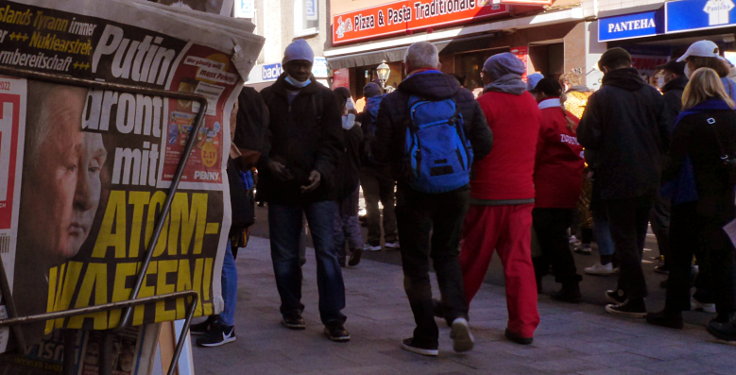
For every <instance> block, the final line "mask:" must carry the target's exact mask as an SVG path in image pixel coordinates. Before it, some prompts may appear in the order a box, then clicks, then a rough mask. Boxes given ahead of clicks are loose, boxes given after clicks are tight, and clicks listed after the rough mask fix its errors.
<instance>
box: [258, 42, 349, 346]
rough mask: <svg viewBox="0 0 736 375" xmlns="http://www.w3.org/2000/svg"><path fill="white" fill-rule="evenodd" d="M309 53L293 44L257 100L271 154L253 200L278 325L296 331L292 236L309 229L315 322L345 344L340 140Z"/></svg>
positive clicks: (297, 286)
mask: <svg viewBox="0 0 736 375" xmlns="http://www.w3.org/2000/svg"><path fill="white" fill-rule="evenodd" d="M313 59H314V53H313V52H312V49H311V48H310V47H309V45H308V44H307V42H306V41H304V40H303V39H297V40H295V41H294V42H292V43H291V44H290V45H289V46H288V47H286V50H285V51H284V59H283V66H284V71H285V72H284V73H283V74H281V76H280V77H279V78H278V80H277V81H276V83H274V84H273V85H272V86H270V87H267V88H265V89H264V90H263V91H262V92H261V94H262V96H263V100H264V101H265V103H266V106H268V109H269V112H270V122H269V137H268V140H269V142H270V151H269V152H268V154H267V155H263V156H262V157H261V160H260V161H259V168H258V169H259V171H261V175H260V178H259V181H258V195H259V197H258V200H262V201H265V202H268V225H269V232H270V241H271V258H272V261H273V269H274V274H275V276H276V286H277V287H278V291H279V295H280V296H281V308H280V310H281V315H282V317H283V320H282V324H283V325H284V326H286V327H287V328H290V329H296V330H302V329H304V328H305V322H304V319H303V318H302V311H303V310H304V305H303V304H302V303H301V283H302V273H301V266H300V262H299V236H300V232H301V226H302V217H303V216H306V218H307V223H308V224H309V228H310V233H311V234H312V240H313V241H314V249H315V253H316V259H317V280H318V288H319V312H320V319H321V320H322V323H323V324H324V325H325V335H326V336H327V338H329V339H330V340H333V341H348V340H350V334H349V333H348V331H347V330H345V328H344V322H345V320H346V317H345V315H343V314H342V312H341V310H342V309H343V308H344V307H345V287H344V284H343V279H342V271H341V270H340V265H339V263H338V259H337V255H336V253H335V246H334V243H333V242H334V241H333V236H334V234H333V231H332V229H333V228H332V220H333V218H334V215H335V210H336V209H337V206H336V202H335V201H334V199H335V198H336V197H335V189H334V182H333V181H331V180H332V177H333V173H334V170H335V167H336V165H337V161H338V160H339V159H340V158H341V157H342V150H343V140H342V130H341V119H340V113H339V109H338V105H337V101H336V99H335V96H334V95H333V93H332V91H331V90H330V89H328V88H326V87H324V86H322V85H321V84H319V83H318V82H316V81H315V80H314V77H313V76H312V75H311V73H310V72H311V69H312V62H313Z"/></svg>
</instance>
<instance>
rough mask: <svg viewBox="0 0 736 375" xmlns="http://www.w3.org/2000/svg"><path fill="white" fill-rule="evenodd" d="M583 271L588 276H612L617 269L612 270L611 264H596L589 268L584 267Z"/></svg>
mask: <svg viewBox="0 0 736 375" xmlns="http://www.w3.org/2000/svg"><path fill="white" fill-rule="evenodd" d="M583 271H585V273H587V274H588V275H613V274H614V273H616V272H617V271H618V269H614V268H613V264H612V263H606V264H601V262H597V263H596V264H594V265H592V266H590V267H585V269H584V270H583Z"/></svg>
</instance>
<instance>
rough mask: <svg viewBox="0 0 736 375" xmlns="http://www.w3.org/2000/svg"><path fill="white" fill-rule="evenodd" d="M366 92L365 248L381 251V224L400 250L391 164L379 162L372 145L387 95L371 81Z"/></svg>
mask: <svg viewBox="0 0 736 375" xmlns="http://www.w3.org/2000/svg"><path fill="white" fill-rule="evenodd" d="M363 94H364V95H365V97H366V106H365V110H364V111H363V112H361V113H360V114H359V115H358V117H357V119H356V121H357V122H359V123H360V126H361V128H362V129H363V144H364V147H363V149H362V159H361V160H362V166H361V168H360V186H361V187H362V188H363V198H365V210H366V218H367V224H368V235H367V241H366V244H365V247H364V249H365V250H368V251H379V250H381V224H383V240H384V246H385V247H386V248H387V249H397V248H399V241H398V234H397V231H396V214H395V213H394V205H395V192H394V190H395V182H394V179H393V177H392V176H391V169H390V167H389V166H388V165H382V164H380V163H378V162H377V161H376V159H375V157H373V152H372V151H371V148H370V144H371V142H372V141H373V140H374V139H375V138H376V119H377V118H378V109H379V108H380V105H381V100H383V97H384V95H383V90H382V89H381V86H379V85H377V84H376V83H375V82H369V83H367V84H366V85H365V87H363ZM378 202H381V205H382V206H383V212H381V210H380V209H379V208H378Z"/></svg>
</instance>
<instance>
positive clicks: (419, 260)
mask: <svg viewBox="0 0 736 375" xmlns="http://www.w3.org/2000/svg"><path fill="white" fill-rule="evenodd" d="M404 67H405V72H406V78H405V79H404V80H403V81H402V82H401V84H399V87H398V89H397V90H396V91H394V92H392V93H391V94H388V95H386V97H385V98H384V99H383V101H382V102H381V107H380V111H379V113H378V120H377V131H376V140H375V142H374V143H373V152H374V157H375V158H376V160H377V161H379V162H383V163H389V164H390V166H391V170H392V174H393V176H394V178H395V179H396V180H397V181H398V185H397V201H396V219H397V223H398V228H399V239H400V241H401V258H402V267H403V271H404V288H405V290H406V294H407V297H408V299H409V304H410V306H411V309H412V312H413V314H414V320H415V322H416V328H415V329H414V334H413V336H412V337H410V338H407V339H405V340H403V342H402V348H403V349H404V350H407V351H410V352H413V353H417V354H422V355H427V356H437V355H438V354H439V350H438V329H437V324H436V323H435V321H434V313H433V301H432V289H431V286H430V279H429V264H430V262H429V258H430V257H431V258H432V263H433V266H434V269H435V272H436V274H437V280H438V283H439V287H440V293H441V294H442V301H443V302H444V305H445V318H446V319H447V321H448V323H450V326H451V333H450V337H451V338H452V340H453V349H454V350H455V351H456V352H464V351H468V350H470V349H472V348H473V336H472V334H471V332H470V328H469V326H468V321H467V319H468V307H467V303H466V301H465V297H464V292H463V283H462V273H461V270H460V265H459V263H458V243H459V240H460V232H461V226H462V222H463V218H464V216H465V212H466V210H467V207H468V199H469V195H468V192H469V190H468V182H469V180H470V168H471V166H472V163H473V160H474V159H475V160H477V159H481V158H483V157H484V156H485V155H486V154H487V153H488V152H489V151H490V149H491V143H492V137H491V132H490V130H489V128H488V126H487V125H486V121H485V118H484V117H483V113H482V112H481V110H480V108H479V107H478V104H477V103H476V102H475V100H474V99H473V95H472V94H471V93H470V92H469V91H468V90H465V89H463V88H461V87H460V85H459V83H458V82H457V81H456V80H455V79H454V78H453V77H452V76H450V75H447V74H444V73H442V72H440V71H439V67H440V63H439V57H438V54H437V49H436V48H435V47H434V46H433V45H432V44H431V43H428V42H418V43H414V44H412V45H411V46H409V49H408V50H407V51H406V55H405V57H404Z"/></svg>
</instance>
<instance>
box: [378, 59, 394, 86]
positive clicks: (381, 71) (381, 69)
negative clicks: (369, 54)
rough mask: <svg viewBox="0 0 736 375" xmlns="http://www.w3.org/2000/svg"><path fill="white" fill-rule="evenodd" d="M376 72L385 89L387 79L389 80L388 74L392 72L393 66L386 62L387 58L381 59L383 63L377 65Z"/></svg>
mask: <svg viewBox="0 0 736 375" xmlns="http://www.w3.org/2000/svg"><path fill="white" fill-rule="evenodd" d="M376 74H377V75H378V80H379V81H380V82H381V88H383V89H385V88H386V81H388V76H389V75H390V74H391V68H390V67H389V66H388V64H386V60H383V61H381V64H380V65H378V66H377V67H376Z"/></svg>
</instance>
